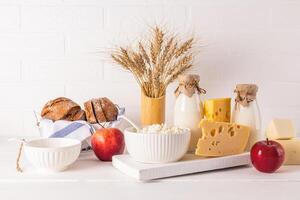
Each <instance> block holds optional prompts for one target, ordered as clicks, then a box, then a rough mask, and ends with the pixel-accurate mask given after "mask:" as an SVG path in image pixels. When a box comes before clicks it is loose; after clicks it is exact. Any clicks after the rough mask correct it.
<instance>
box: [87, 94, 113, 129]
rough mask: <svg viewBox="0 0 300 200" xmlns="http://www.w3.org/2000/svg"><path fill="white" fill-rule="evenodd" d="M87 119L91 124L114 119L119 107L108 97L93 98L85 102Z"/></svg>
mask: <svg viewBox="0 0 300 200" xmlns="http://www.w3.org/2000/svg"><path fill="white" fill-rule="evenodd" d="M84 108H85V112H86V118H87V121H88V122H89V123H91V124H94V123H102V122H109V121H114V120H116V119H117V116H118V108H117V107H116V106H115V104H114V103H113V102H112V101H110V100H109V99H108V98H106V97H104V98H97V99H91V100H89V101H87V102H85V103H84Z"/></svg>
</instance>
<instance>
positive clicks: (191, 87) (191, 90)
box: [174, 74, 206, 98]
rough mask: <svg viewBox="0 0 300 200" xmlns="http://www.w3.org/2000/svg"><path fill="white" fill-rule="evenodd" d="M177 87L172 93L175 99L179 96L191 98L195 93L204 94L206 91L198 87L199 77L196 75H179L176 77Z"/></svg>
mask: <svg viewBox="0 0 300 200" xmlns="http://www.w3.org/2000/svg"><path fill="white" fill-rule="evenodd" d="M178 80H179V85H178V87H177V88H176V90H175V91H174V93H175V96H176V98H177V97H178V96H179V95H180V94H181V93H183V94H185V95H186V96H188V97H191V96H192V95H193V94H195V92H198V93H199V94H206V90H204V89H203V88H200V87H199V81H200V77H199V75H196V74H187V75H180V76H179V77H178Z"/></svg>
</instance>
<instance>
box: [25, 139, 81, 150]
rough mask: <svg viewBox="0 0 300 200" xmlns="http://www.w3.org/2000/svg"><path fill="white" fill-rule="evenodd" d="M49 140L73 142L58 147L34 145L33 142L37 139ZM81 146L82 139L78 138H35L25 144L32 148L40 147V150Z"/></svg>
mask: <svg viewBox="0 0 300 200" xmlns="http://www.w3.org/2000/svg"><path fill="white" fill-rule="evenodd" d="M47 140H54V141H58V140H60V141H62V142H68V143H69V142H72V144H65V145H61V146H57V147H41V146H33V144H32V143H34V142H37V141H47ZM78 145H79V146H80V147H81V141H80V140H76V139H73V138H38V139H33V140H30V141H28V142H26V143H25V144H24V146H25V147H26V148H32V149H40V150H58V149H66V148H72V147H75V146H78Z"/></svg>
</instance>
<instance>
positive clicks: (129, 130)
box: [124, 126, 191, 136]
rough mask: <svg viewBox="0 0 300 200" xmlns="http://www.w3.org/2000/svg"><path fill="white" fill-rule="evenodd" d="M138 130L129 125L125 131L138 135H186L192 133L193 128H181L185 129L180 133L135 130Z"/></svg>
mask: <svg viewBox="0 0 300 200" xmlns="http://www.w3.org/2000/svg"><path fill="white" fill-rule="evenodd" d="M133 129H134V130H136V129H135V128H134V127H133V126H131V127H128V128H126V129H125V130H124V133H125V134H136V135H165V136H166V135H185V134H191V129H189V128H181V129H182V130H183V131H182V132H180V133H166V134H163V133H139V132H137V131H133Z"/></svg>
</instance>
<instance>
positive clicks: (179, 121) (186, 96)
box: [174, 74, 206, 152]
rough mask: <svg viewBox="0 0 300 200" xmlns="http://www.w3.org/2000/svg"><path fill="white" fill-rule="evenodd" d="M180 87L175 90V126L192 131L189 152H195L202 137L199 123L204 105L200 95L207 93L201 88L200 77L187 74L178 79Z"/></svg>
mask: <svg viewBox="0 0 300 200" xmlns="http://www.w3.org/2000/svg"><path fill="white" fill-rule="evenodd" d="M178 80H179V86H178V87H177V89H176V90H175V96H176V101H175V108H174V125H175V126H178V127H182V128H189V129H190V130H191V140H190V145H189V151H190V152H192V151H195V149H196V146H197V142H198V139H199V138H200V137H201V129H200V128H199V123H200V121H201V119H202V118H203V104H202V101H201V99H200V94H201V93H203V94H205V93H206V91H205V90H204V89H202V88H200V87H199V81H200V78H199V76H198V75H194V74H187V75H181V76H179V77H178Z"/></svg>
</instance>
